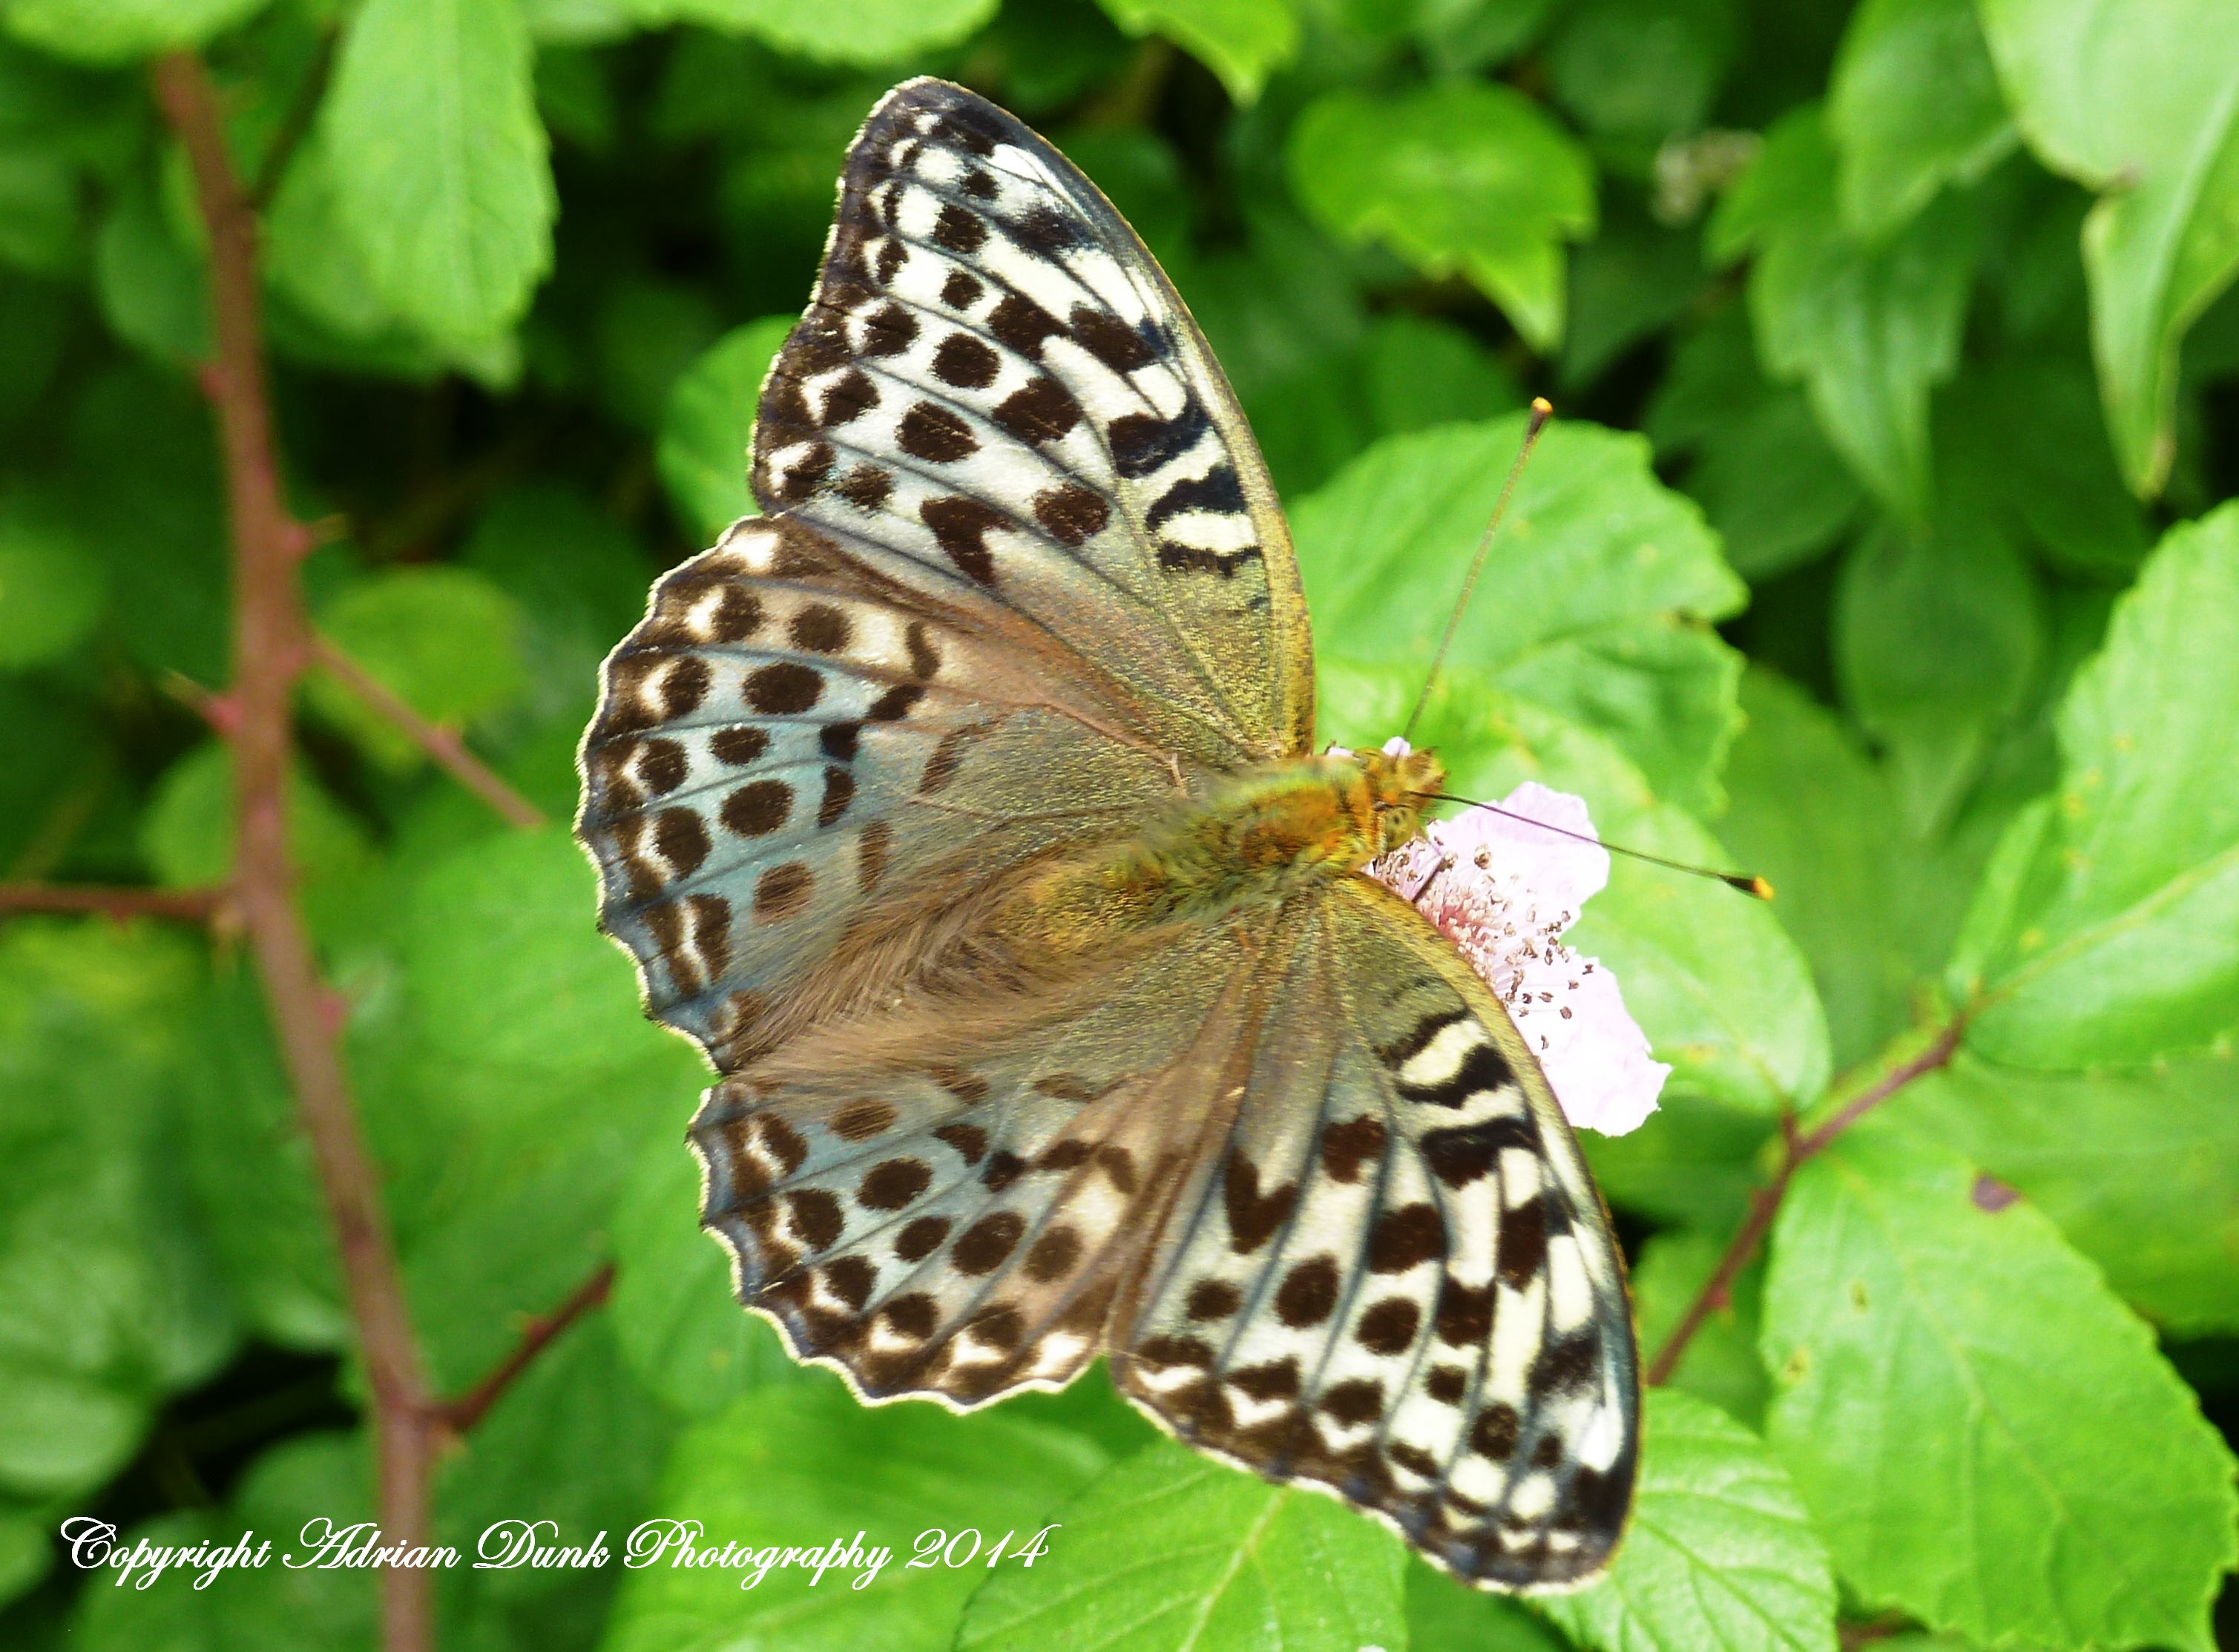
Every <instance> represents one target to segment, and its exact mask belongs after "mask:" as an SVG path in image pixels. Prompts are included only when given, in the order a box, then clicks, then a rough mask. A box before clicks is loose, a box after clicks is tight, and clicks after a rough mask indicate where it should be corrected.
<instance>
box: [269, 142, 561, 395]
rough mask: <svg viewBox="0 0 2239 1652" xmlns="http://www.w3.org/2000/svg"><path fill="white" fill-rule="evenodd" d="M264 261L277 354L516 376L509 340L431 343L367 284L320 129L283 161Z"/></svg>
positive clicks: (422, 371) (403, 372)
mask: <svg viewBox="0 0 2239 1652" xmlns="http://www.w3.org/2000/svg"><path fill="white" fill-rule="evenodd" d="M263 254H264V261H263V268H264V273H265V275H266V278H267V279H268V281H269V282H270V284H271V288H272V290H273V293H274V295H275V296H276V299H277V300H278V302H277V303H276V305H275V307H274V313H273V315H272V318H271V332H272V335H273V344H274V348H276V349H278V350H282V351H283V352H285V353H286V354H288V355H291V356H296V357H301V358H303V359H308V360H310V361H313V362H319V363H321V364H322V365H327V364H339V365H342V366H346V367H349V368H353V369H355V370H357V371H361V372H382V373H391V374H395V375H400V376H402V377H407V378H421V377H429V376H432V375H435V374H436V373H438V372H440V371H441V370H442V368H443V367H444V365H445V364H446V363H447V362H450V363H455V365H457V366H458V367H459V368H462V370H464V371H466V372H468V373H470V374H472V375H474V376H475V377H476V378H479V379H482V381H485V382H495V383H504V382H508V381H510V380H511V378H512V376H513V375H514V374H515V372H517V371H518V362H517V360H516V359H515V355H514V351H513V345H512V341H511V339H510V337H509V335H504V334H494V335H491V336H489V337H487V338H483V339H479V340H468V339H451V340H449V341H448V343H447V342H441V341H437V340H431V339H429V338H428V337H426V336H423V335H422V333H421V332H419V331H418V330H416V328H415V325H414V322H413V320H412V316H411V314H410V312H409V311H407V310H404V309H399V308H398V307H396V306H395V304H393V303H392V302H391V301H390V299H389V296H388V295H386V294H385V293H384V292H383V291H382V289H381V288H380V287H379V286H378V285H376V284H375V281H374V278H373V276H372V274H371V273H370V271H369V267H368V265H367V262H366V257H365V255H364V254H363V253H362V252H361V251H360V250H359V248H358V244H357V242H356V241H355V238H354V237H353V236H352V235H351V233H350V229H349V218H348V215H347V210H346V209H345V207H344V205H343V202H342V193H341V188H340V184H339V182H337V178H336V163H335V161H334V158H333V154H332V149H331V145H330V143H329V137H328V134H327V131H326V129H324V128H323V127H317V126H315V127H314V128H313V129H311V130H310V131H309V133H307V134H305V136H304V138H303V143H302V147H301V148H299V149H297V150H296V155H295V158H294V159H293V160H291V161H290V162H289V163H288V169H287V171H286V173H285V174H284V175H283V176H282V178H281V181H280V187H279V189H278V191H277V192H276V194H275V195H274V196H273V200H272V205H271V208H270V209H269V211H268V212H267V213H266V215H265V218H264V239H263ZM314 329H316V335H315V333H314Z"/></svg>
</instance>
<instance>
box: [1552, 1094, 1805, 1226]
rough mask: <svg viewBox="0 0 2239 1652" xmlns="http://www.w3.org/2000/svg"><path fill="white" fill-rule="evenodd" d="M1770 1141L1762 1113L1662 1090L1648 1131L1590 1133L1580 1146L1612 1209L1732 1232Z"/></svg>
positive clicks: (1745, 1207) (1758, 1177)
mask: <svg viewBox="0 0 2239 1652" xmlns="http://www.w3.org/2000/svg"><path fill="white" fill-rule="evenodd" d="M1772 1138H1773V1127H1772V1125H1771V1122H1770V1121H1769V1120H1768V1119H1766V1118H1765V1117H1764V1115H1763V1114H1762V1113H1753V1112H1744V1111H1741V1110H1740V1109H1738V1108H1734V1107H1726V1106H1722V1105H1719V1104H1718V1103H1717V1102H1715V1101H1712V1100H1711V1099H1710V1098H1708V1097H1706V1096H1703V1095H1699V1094H1698V1093H1696V1092H1695V1091H1692V1090H1689V1089H1675V1088H1673V1087H1671V1086H1670V1085H1666V1086H1665V1090H1664V1097H1663V1099H1662V1101H1661V1102H1660V1103H1659V1104H1658V1107H1657V1111H1656V1118H1655V1121H1654V1123H1653V1125H1651V1127H1649V1128H1647V1129H1644V1130H1636V1131H1633V1132H1632V1133H1631V1135H1630V1136H1597V1135H1594V1134H1592V1133H1591V1131H1590V1132H1588V1133H1587V1134H1586V1135H1585V1136H1584V1137H1582V1138H1580V1145H1582V1146H1583V1147H1584V1148H1585V1150H1586V1162H1587V1164H1589V1165H1590V1166H1591V1168H1592V1170H1593V1172H1594V1182H1595V1184H1596V1185H1598V1187H1599V1188H1600V1189H1601V1190H1602V1192H1603V1193H1604V1195H1605V1196H1606V1197H1607V1198H1608V1199H1609V1202H1610V1203H1611V1204H1614V1205H1616V1206H1617V1207H1618V1209H1620V1210H1625V1211H1634V1212H1636V1213H1638V1214H1639V1215H1641V1216H1644V1217H1649V1218H1650V1219H1651V1220H1653V1221H1658V1222H1673V1223H1681V1224H1689V1225H1692V1226H1697V1227H1701V1228H1704V1229H1705V1230H1707V1231H1712V1232H1719V1233H1731V1232H1732V1231H1734V1229H1735V1228H1737V1227H1738V1226H1739V1225H1740V1224H1741V1220H1742V1217H1743V1216H1744V1213H1745V1212H1746V1211H1747V1210H1748V1209H1749V1198H1750V1195H1751V1193H1752V1192H1754V1191H1756V1190H1757V1185H1758V1184H1759V1183H1761V1182H1762V1181H1763V1180H1764V1175H1763V1173H1762V1172H1761V1171H1760V1170H1759V1169H1758V1164H1759V1161H1760V1160H1761V1158H1763V1156H1764V1152H1765V1151H1766V1144H1768V1143H1769V1142H1771V1140H1772Z"/></svg>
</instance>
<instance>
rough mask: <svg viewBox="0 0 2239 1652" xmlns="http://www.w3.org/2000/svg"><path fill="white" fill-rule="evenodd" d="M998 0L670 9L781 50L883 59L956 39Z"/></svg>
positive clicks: (675, 4)
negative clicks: (842, 6)
mask: <svg viewBox="0 0 2239 1652" xmlns="http://www.w3.org/2000/svg"><path fill="white" fill-rule="evenodd" d="M997 3H998V0H858V3H855V4H852V5H849V6H847V7H845V8H838V7H830V6H816V5H800V4H796V3H793V0H669V3H668V6H667V8H666V10H667V12H668V17H673V18H674V19H675V20H676V21H678V22H680V23H700V24H702V25H704V26H705V27H707V28H709V29H721V30H725V31H727V32H732V33H741V34H750V35H753V36H754V37H755V38H757V39H759V40H762V41H766V42H767V43H769V44H771V45H773V46H775V47H776V48H777V49H778V50H780V51H787V52H795V53H798V54H799V55H801V56H804V57H814V58H817V59H820V60H821V61H823V62H826V63H860V64H863V65H865V66H867V67H878V66H882V65H885V64H888V63H895V62H897V61H899V60H900V59H902V58H906V57H911V56H916V55H917V54H919V53H920V52H925V51H928V50H933V49H934V48H936V47H940V46H951V45H954V44H955V43H957V42H958V41H960V40H961V39H963V38H964V37H965V36H967V35H969V34H971V33H972V32H973V30H976V29H978V28H979V27H980V24H982V23H986V22H987V19H988V18H990V17H993V16H994V15H995V7H996V5H997Z"/></svg>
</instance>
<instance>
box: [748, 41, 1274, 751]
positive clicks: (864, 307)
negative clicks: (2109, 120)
mask: <svg viewBox="0 0 2239 1652" xmlns="http://www.w3.org/2000/svg"><path fill="white" fill-rule="evenodd" d="M754 490H755V494H756V495H757V497H759V498H760V499H761V501H763V503H764V505H765V507H766V508H770V509H776V508H780V507H782V508H786V509H787V510H788V511H790V512H791V513H792V514H794V515H795V516H797V517H799V518H800V519H801V520H802V521H807V522H811V523H814V525H815V526H816V527H818V528H820V529H821V530H822V531H823V532H824V533H826V534H830V535H831V536H832V537H834V539H836V540H838V541H840V543H841V544H843V545H845V546H847V547H848V548H849V549H850V550H852V551H855V552H857V553H858V554H861V555H863V556H864V557H865V558H866V560H867V561H870V562H871V563H872V564H873V565H874V566H876V567H880V568H882V569H884V570H886V571H888V572H891V573H892V574H894V575H895V577H897V578H900V579H902V580H905V581H909V582H911V583H920V582H924V581H932V582H933V583H934V584H936V585H937V586H938V587H940V588H941V589H942V590H943V591H944V592H946V593H947V595H948V597H949V598H950V600H953V601H954V602H956V603H958V604H959V605H968V606H970V607H973V609H974V610H975V611H981V610H985V609H987V608H990V607H1007V608H1009V609H1011V610H1013V612H1014V613H1015V614H1019V615H1022V616H1025V617H1026V618H1027V619H1028V620H1031V621H1033V623H1035V624H1036V625H1038V626H1040V627H1044V628H1046V634H1048V636H1049V637H1050V639H1051V640H1052V641H1053V643H1054V645H1055V646H1057V647H1064V648H1068V649H1075V648H1086V649H1092V650H1093V660H1094V666H1095V668H1096V669H1097V670H1098V671H1099V672H1100V673H1104V674H1106V675H1108V676H1109V677H1110V678H1112V679H1113V680H1114V681H1115V682H1117V683H1118V684H1119V685H1121V686H1122V687H1124V689H1125V691H1126V697H1127V699H1128V701H1129V703H1130V706H1131V707H1132V709H1133V713H1134V714H1135V717H1136V719H1137V720H1138V721H1139V725H1140V726H1142V727H1144V728H1146V729H1149V730H1154V731H1156V737H1157V738H1158V739H1159V740H1161V741H1162V742H1163V743H1165V744H1166V745H1168V746H1172V747H1173V748H1174V749H1176V750H1178V751H1179V752H1182V753H1186V754H1189V755H1193V756H1197V757H1200V758H1202V759H1204V760H1207V761H1209V762H1213V763H1214V764H1217V765H1219V766H1233V765H1234V764H1236V763H1237V762H1239V761H1242V760H1252V759H1264V758H1267V757H1273V756H1280V755H1286V754H1295V753H1301V752H1304V751H1306V749H1307V746H1308V743H1309V742H1310V741H1311V740H1312V733H1313V668H1312V647H1311V645H1310V643H1309V641H1308V639H1307V630H1306V599H1305V596H1304V594H1303V591H1302V589H1301V587H1300V586H1299V575H1298V568H1297V564H1296V561H1295V559H1294V558H1293V556H1292V551H1291V544H1290V537H1289V534H1288V532H1287V530H1286V528H1285V527H1284V524H1283V518H1282V513H1281V510H1280V508H1279V505H1278V503H1277V501H1276V497H1275V492H1274V488H1273V486H1272V483H1270V481H1268V478H1267V471H1266V465H1265V464H1264V463H1263V462H1262V461H1261V460H1260V457H1259V448H1258V447H1257V445H1256V444H1255V443H1254V442H1253V441H1252V435H1251V432H1250V430H1249V429H1248V428H1247V427H1246V424H1245V421H1244V416H1243V415H1242V413H1241V412H1240V411H1239V409H1238V408H1237V405H1236V398H1235V396H1234V395H1233V394H1232V392H1231V391H1230V389H1229V388H1228V384H1227V381H1226V379H1225V378H1224V377H1223V376H1222V375H1221V372H1220V369H1219V367H1218V365H1216V364H1215V362H1214V361H1213V354H1212V352H1211V351H1210V350H1209V349H1208V348H1206V342H1205V339H1204V336H1203V335H1201V334H1200V333H1199V331H1198V328H1197V326H1196V324H1195V323H1194V322H1193V321H1192V320H1191V319H1190V315H1189V312H1188V310H1187V309H1186V308H1185V307H1184V306H1183V304H1182V302H1181V299H1180V298H1179V296H1178V295H1176V293H1175V292H1174V289H1173V286H1172V285H1171V284H1170V283H1169V282H1167V280H1166V276H1165V275H1164V274H1162V273H1161V272H1160V270H1159V267H1158V264H1157V262H1156V261H1155V260H1154V259H1153V258H1152V256H1151V255H1150V253H1149V252H1148V251H1147V250H1146V249H1145V248H1144V246H1143V243H1142V242H1141V241H1140V240H1139V239H1138V238H1137V237H1136V236H1135V233H1134V232H1133V230H1132V229H1129V228H1128V227H1127V224H1126V221H1125V220H1124V219H1122V218H1121V217H1120V216H1119V213H1118V212H1116V211H1115V210H1114V209H1113V207H1112V205H1111V203H1110V202H1107V201H1106V199H1105V198H1104V196H1102V195H1101V194H1100V193H1099V192H1098V191H1097V189H1096V187H1095V185H1093V183H1091V182H1089V181H1088V180H1087V179H1086V177H1084V176H1082V175H1081V173H1080V169H1078V168H1076V167H1075V166H1073V163H1071V162H1069V161H1067V160H1066V158H1065V157H1064V156H1061V155H1060V154H1059V153H1058V152H1057V151H1056V150H1055V149H1053V148H1051V147H1050V145H1048V144H1047V143H1044V142H1043V141H1042V140H1041V139H1040V137H1039V136H1036V135H1035V134H1034V133H1033V132H1031V131H1029V130H1028V129H1026V127H1024V126H1022V125H1020V123H1018V122H1017V121H1015V120H1013V119H1012V118H1011V116H1008V115H1006V114H1004V113H1003V112H1002V111H1001V110H1000V109H997V108H995V107H994V106H993V104H991V103H987V101H986V100H985V99H983V98H980V97H977V96H973V94H972V93H970V92H967V91H966V90H963V89H962V88H961V87H958V86H952V85H949V84H947V83H945V82H941V81H937V80H915V81H911V82H909V83H907V84H905V85H903V86H900V87H898V88H896V89H895V90H894V91H892V92H890V93H888V94H887V96H886V97H885V98H884V99H882V100H881V101H880V103H879V106H878V107H877V108H876V109H874V110H873V111H872V113H871V116H870V118H869V119H868V120H867V122H866V123H864V126H863V129H862V131H861V132H860V134H859V135H858V136H856V139H855V142H854V146H853V147H852V148H851V149H849V150H848V153H847V166H846V168H845V169H844V170H843V171H842V173H841V174H840V205H839V215H838V218H837V221H836V222H834V226H833V231H832V238H831V242H830V244H829V246H828V248H827V251H826V254H825V259H824V269H823V274H822V277H821V281H820V282H819V283H818V286H817V289H816V296H815V300H814V302H813V303H812V304H811V305H810V306H809V309H808V311H807V314H806V315H804V316H803V317H802V318H801V324H800V325H799V326H798V327H797V328H795V329H794V333H793V335H792V336H791V337H790V338H789V339H788V340H787V343H786V346H785V348H784V349H783V350H782V351H781V353H780V355H779V356H778V358H777V362H776V363H775V365H774V368H772V370H771V374H770V378H769V382H768V384H767V386H766V387H765V388H764V391H763V395H762V404H761V413H760V415H759V417H758V419H757V421H756V424H755V429H754Z"/></svg>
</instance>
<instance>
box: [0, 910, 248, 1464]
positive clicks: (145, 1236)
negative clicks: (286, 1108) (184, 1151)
mask: <svg viewBox="0 0 2239 1652" xmlns="http://www.w3.org/2000/svg"><path fill="white" fill-rule="evenodd" d="M198 972H199V965H198V960H197V959H196V955H195V952H194V949H193V947H192V946H191V945H190V944H189V942H187V941H186V940H185V939H183V938H182V937H181V936H179V935H178V934H177V933H176V932H171V931H167V930H164V929H162V928H159V927H156V926H153V925H149V924H144V923H143V924H139V925H136V926H132V927H130V928H129V929H128V928H124V927H122V926H114V925H110V924H108V923H105V922H103V921H101V920H98V919H91V920H86V921H83V922H60V921H44V920H39V919H22V918H19V919H16V920H15V921H13V922H11V923H10V924H9V925H8V926H7V927H6V928H5V929H4V930H0V1162H4V1163H5V1164H7V1165H8V1167H9V1173H8V1175H7V1176H6V1178H0V1494H6V1495H12V1496H42V1497H62V1496H77V1495H81V1494H83V1493H86V1492H90V1491H91V1490H92V1489H95V1488H96V1487H97V1486H99V1485H100V1484H101V1483H102V1482H103V1481H104V1480H106V1479H107V1478H108V1477H109V1476H110V1475H111V1474H113V1473H114V1472H116V1470H118V1469H119V1468H122V1467H123V1464H124V1463H125V1461H126V1460H127V1459H128V1458H130V1456H131V1455H132V1453H133V1451H134V1450H136V1447H137V1446H138V1443H139V1439H140V1436H141V1433H142V1431H143V1430H144V1428H145V1427H146V1425H147V1423H148V1422H149V1419H150V1417H151V1416H152V1413H153V1411H154V1409H155V1406H156V1403H157V1401H158V1400H159V1399H160V1398H161V1397H162V1396H163V1393H164V1392H165V1391H166V1390H171V1389H176V1388H183V1387H187V1386H189V1385H191V1384H193V1383H197V1382H199V1381H201V1380H203V1378H204V1377H207V1376H208V1375H209V1372H210V1371H211V1370H213V1369H214V1368H215V1367H216V1366H217V1365H218V1364H220V1363H223V1360H224V1359H225V1357H226V1356H227V1354H228V1353H229V1351H230V1349H231V1347H232V1343H233V1338H234V1325H233V1323H232V1318H231V1316H230V1313H229V1309H228V1305H227V1304H226V1302H225V1300H224V1297H223V1290H222V1288H221V1286H220V1284H219V1281H218V1278H217V1277H216V1271H215V1270H214V1269H213V1268H212V1266H211V1264H210V1258H209V1252H208V1249H207V1246H206V1245H205V1244H204V1242H203V1236H202V1234H201V1233H200V1232H199V1231H198V1230H197V1228H196V1224H195V1222H194V1219H193V1211H192V1210H191V1208H190V1206H189V1203H188V1201H187V1199H186V1198H185V1197H184V1191H183V1189H182V1188H181V1187H180V1185H179V1182H178V1178H176V1175H174V1174H173V1173H172V1165H173V1163H174V1160H175V1159H176V1151H177V1147H178V1142H177V1134H176V1131H177V1121H176V1118H173V1117H172V1115H171V1114H170V1112H169V1097H170V1093H171V1086H172V1085H173V1083H174V1077H175V1074H176V1071H177V1067H178V1064H179V1061H180V1058H181V1055H182V1053H183V1048H184V1046H185V1044H186V1040H187V1036H188V1028H187V1025H186V1017H187V1013H188V1011H189V1006H190V1005H191V1003H192V1001H193V998H194V993H195V989H196V976H197V973H198Z"/></svg>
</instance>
